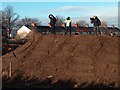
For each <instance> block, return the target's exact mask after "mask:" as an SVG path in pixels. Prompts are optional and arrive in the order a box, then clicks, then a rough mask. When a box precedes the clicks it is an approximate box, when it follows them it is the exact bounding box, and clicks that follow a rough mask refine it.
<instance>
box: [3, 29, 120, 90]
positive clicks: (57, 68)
mask: <svg viewBox="0 0 120 90" xmlns="http://www.w3.org/2000/svg"><path fill="white" fill-rule="evenodd" d="M118 47H119V37H111V36H99V35H98V36H96V35H71V36H70V35H64V36H63V35H60V34H56V35H53V34H49V35H42V34H40V33H36V32H34V31H32V32H31V33H30V34H29V35H28V42H27V43H25V44H24V45H22V46H20V47H18V48H17V49H16V50H15V51H12V52H10V53H8V54H6V55H4V56H2V66H3V67H2V77H3V88H17V89H18V88H26V89H27V88H51V87H52V88H89V87H94V88H96V87H99V88H102V87H103V88H104V87H108V88H117V87H119V69H118V68H119V60H118V58H119V52H118V51H119V48H118ZM10 64H11V70H10ZM10 71H11V77H10V76H9V74H10ZM28 90H29V89H28Z"/></svg>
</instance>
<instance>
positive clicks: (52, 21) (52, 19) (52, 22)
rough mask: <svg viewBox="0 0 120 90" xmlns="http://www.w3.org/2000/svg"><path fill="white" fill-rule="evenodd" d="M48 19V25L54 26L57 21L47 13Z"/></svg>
mask: <svg viewBox="0 0 120 90" xmlns="http://www.w3.org/2000/svg"><path fill="white" fill-rule="evenodd" d="M52 17H53V18H52ZM49 19H50V25H51V26H55V23H56V21H57V20H56V18H55V17H54V16H53V15H49Z"/></svg>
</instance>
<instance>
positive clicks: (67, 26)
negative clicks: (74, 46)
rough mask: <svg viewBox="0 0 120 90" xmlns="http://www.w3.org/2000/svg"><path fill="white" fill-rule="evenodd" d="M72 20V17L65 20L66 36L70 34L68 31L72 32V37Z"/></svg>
mask: <svg viewBox="0 0 120 90" xmlns="http://www.w3.org/2000/svg"><path fill="white" fill-rule="evenodd" d="M71 22H72V21H71V19H70V17H67V19H66V20H65V27H66V31H65V35H66V34H67V33H68V31H70V35H71Z"/></svg>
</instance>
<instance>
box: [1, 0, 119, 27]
mask: <svg viewBox="0 0 120 90" xmlns="http://www.w3.org/2000/svg"><path fill="white" fill-rule="evenodd" d="M11 1H13V0H11ZM92 1H94V0H92ZM8 5H10V6H13V7H14V10H15V12H16V13H18V14H19V15H20V16H21V18H23V17H25V16H26V17H37V18H39V19H40V20H41V22H42V24H43V25H47V24H48V22H49V19H48V15H49V14H53V15H54V16H57V15H60V16H63V17H64V18H66V17H68V16H70V17H71V19H72V21H78V20H85V21H86V22H88V23H89V22H90V21H89V18H90V17H92V16H94V15H97V16H98V17H99V18H100V20H101V21H106V22H107V23H108V25H109V26H111V25H113V24H114V25H115V26H117V25H118V2H2V8H3V9H4V8H5V7H6V6H8ZM89 24H90V23H89Z"/></svg>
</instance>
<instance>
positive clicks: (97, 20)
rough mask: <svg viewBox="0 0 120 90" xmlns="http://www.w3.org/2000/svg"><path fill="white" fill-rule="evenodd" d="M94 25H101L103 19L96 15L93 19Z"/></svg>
mask: <svg viewBox="0 0 120 90" xmlns="http://www.w3.org/2000/svg"><path fill="white" fill-rule="evenodd" d="M93 23H94V26H100V25H101V21H100V20H99V19H98V18H97V17H96V18H95V19H94V21H93Z"/></svg>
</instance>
